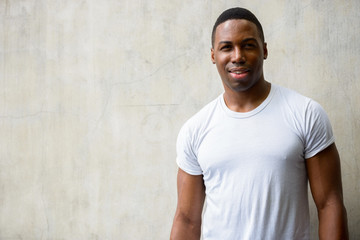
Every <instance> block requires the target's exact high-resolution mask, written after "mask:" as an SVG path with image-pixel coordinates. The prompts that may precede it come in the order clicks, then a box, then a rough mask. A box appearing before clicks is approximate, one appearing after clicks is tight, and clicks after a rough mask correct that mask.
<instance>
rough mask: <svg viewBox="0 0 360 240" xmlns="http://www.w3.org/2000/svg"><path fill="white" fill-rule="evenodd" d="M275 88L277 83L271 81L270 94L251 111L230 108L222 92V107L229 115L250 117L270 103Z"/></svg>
mask: <svg viewBox="0 0 360 240" xmlns="http://www.w3.org/2000/svg"><path fill="white" fill-rule="evenodd" d="M275 89H276V85H274V84H272V83H271V87H270V92H269V95H268V96H267V97H266V99H265V100H264V101H263V102H262V103H261V104H260V105H259V106H258V107H256V108H255V109H253V110H251V111H249V112H235V111H233V110H231V109H229V108H228V106H226V103H225V100H224V94H221V96H220V102H221V107H222V109H223V110H224V112H225V113H226V114H227V115H228V116H229V117H233V118H249V117H252V116H254V115H256V114H258V113H259V112H261V111H262V110H263V109H264V108H265V107H266V106H267V105H268V104H269V103H270V101H271V99H272V97H273V96H274V93H275Z"/></svg>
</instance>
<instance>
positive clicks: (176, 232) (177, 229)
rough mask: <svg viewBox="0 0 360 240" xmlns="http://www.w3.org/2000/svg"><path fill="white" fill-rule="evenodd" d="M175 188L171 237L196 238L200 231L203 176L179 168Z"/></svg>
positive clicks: (203, 187)
mask: <svg viewBox="0 0 360 240" xmlns="http://www.w3.org/2000/svg"><path fill="white" fill-rule="evenodd" d="M177 189H178V203H177V209H176V213H175V218H174V223H173V228H172V232H171V236H172V237H171V239H192V236H195V237H196V238H197V239H198V237H200V233H201V214H202V209H203V205H204V199H205V186H204V181H203V176H202V175H190V174H188V173H186V172H185V171H183V170H181V169H180V168H179V171H178V175H177ZM184 234H185V235H184ZM188 234H189V235H188ZM190 235H192V236H190ZM179 236H182V237H179ZM185 236H186V237H185ZM178 237H179V238H178ZM196 238H195V239H196Z"/></svg>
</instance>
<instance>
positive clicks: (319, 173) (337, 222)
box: [306, 144, 349, 240]
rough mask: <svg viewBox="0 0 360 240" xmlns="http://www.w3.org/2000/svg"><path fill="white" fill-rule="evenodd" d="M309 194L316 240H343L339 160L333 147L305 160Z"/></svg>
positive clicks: (344, 227)
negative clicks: (316, 223)
mask: <svg viewBox="0 0 360 240" xmlns="http://www.w3.org/2000/svg"><path fill="white" fill-rule="evenodd" d="M306 164H307V172H308V176H309V183H310V188H311V193H312V196H313V198H314V201H315V205H316V207H317V211H318V218H319V237H320V240H322V239H327V240H328V239H336V240H340V239H341V240H342V239H344V240H347V239H348V238H349V236H348V229H347V216H346V209H345V207H344V203H343V193H342V183H341V170H340V158H339V154H338V151H337V149H336V146H335V144H332V145H330V146H329V147H327V148H326V149H325V150H323V151H321V152H320V153H318V154H316V155H315V156H314V157H311V158H309V159H307V160H306Z"/></svg>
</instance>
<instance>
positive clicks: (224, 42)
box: [219, 41, 232, 44]
mask: <svg viewBox="0 0 360 240" xmlns="http://www.w3.org/2000/svg"><path fill="white" fill-rule="evenodd" d="M231 43H232V42H231V41H220V42H219V44H231Z"/></svg>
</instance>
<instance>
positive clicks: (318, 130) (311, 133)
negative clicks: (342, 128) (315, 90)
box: [305, 101, 335, 159]
mask: <svg viewBox="0 0 360 240" xmlns="http://www.w3.org/2000/svg"><path fill="white" fill-rule="evenodd" d="M334 141H335V139H334V136H333V131H332V127H331V124H330V120H329V118H328V116H327V114H326V112H325V110H324V109H323V108H322V107H321V106H320V104H319V103H317V102H315V101H310V102H309V105H308V106H307V109H306V113H305V159H308V158H311V157H313V156H315V155H316V154H317V153H319V152H321V151H322V150H324V149H325V148H327V147H328V146H330V145H331V144H332V143H333V142H334Z"/></svg>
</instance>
